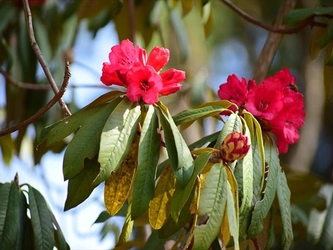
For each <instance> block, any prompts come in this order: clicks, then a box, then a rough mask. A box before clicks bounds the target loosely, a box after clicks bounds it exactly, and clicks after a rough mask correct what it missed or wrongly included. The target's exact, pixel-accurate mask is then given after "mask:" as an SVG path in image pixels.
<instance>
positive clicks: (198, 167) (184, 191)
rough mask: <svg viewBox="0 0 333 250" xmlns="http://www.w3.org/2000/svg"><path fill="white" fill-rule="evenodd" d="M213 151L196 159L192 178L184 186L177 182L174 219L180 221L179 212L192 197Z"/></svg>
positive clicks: (172, 211)
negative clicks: (195, 185)
mask: <svg viewBox="0 0 333 250" xmlns="http://www.w3.org/2000/svg"><path fill="white" fill-rule="evenodd" d="M211 155H212V153H211V152H205V153H203V154H201V155H199V156H198V157H197V158H196V159H195V161H194V171H193V174H192V177H191V179H190V180H189V182H188V183H187V185H186V186H185V188H183V187H182V186H181V185H179V184H177V183H176V190H175V192H174V194H173V199H172V201H171V216H172V218H173V220H174V221H176V222H177V221H178V218H179V214H180V212H181V210H182V209H183V207H184V205H185V204H186V202H187V200H188V199H189V197H190V194H191V192H192V190H193V187H194V184H195V182H196V179H197V177H198V175H199V174H200V173H201V171H202V169H203V168H204V167H205V166H206V164H207V162H208V160H209V158H210V157H211Z"/></svg>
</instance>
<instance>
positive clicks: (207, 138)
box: [188, 131, 220, 150]
mask: <svg viewBox="0 0 333 250" xmlns="http://www.w3.org/2000/svg"><path fill="white" fill-rule="evenodd" d="M219 134H220V132H219V131H218V132H215V133H213V134H211V135H207V136H204V137H202V138H201V139H200V140H198V141H196V142H194V143H192V144H191V145H189V146H188V147H189V149H190V150H193V149H195V148H200V147H202V146H204V145H205V144H207V143H212V142H214V141H216V139H217V137H218V135H219Z"/></svg>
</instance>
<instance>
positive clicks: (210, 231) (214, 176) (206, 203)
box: [192, 163, 227, 250]
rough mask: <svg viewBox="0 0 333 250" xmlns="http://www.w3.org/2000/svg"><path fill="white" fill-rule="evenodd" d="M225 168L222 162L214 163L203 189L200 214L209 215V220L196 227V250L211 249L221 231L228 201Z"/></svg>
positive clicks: (194, 247)
mask: <svg viewBox="0 0 333 250" xmlns="http://www.w3.org/2000/svg"><path fill="white" fill-rule="evenodd" d="M223 168H224V166H223V165H222V164H221V163H216V164H214V165H213V166H212V168H211V170H210V171H209V173H208V175H207V178H206V181H205V184H204V187H203V189H202V192H201V196H200V202H199V208H198V214H199V215H207V216H208V221H207V222H206V224H203V225H198V226H195V228H194V244H193V248H192V249H194V250H196V249H198V250H201V249H209V246H210V245H211V244H212V242H213V241H214V239H215V238H216V237H217V235H218V234H219V232H220V228H221V224H222V219H223V215H224V209H225V207H226V201H227V189H226V184H227V175H226V172H225V170H224V169H223Z"/></svg>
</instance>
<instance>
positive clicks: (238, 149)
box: [220, 131, 250, 162]
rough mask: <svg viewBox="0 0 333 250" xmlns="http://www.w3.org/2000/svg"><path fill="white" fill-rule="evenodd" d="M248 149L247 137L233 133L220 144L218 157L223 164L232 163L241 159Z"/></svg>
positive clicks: (239, 133) (236, 132)
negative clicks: (219, 156)
mask: <svg viewBox="0 0 333 250" xmlns="http://www.w3.org/2000/svg"><path fill="white" fill-rule="evenodd" d="M249 149H250V145H249V144H248V138H247V136H244V135H243V134H242V133H241V132H238V131H233V132H232V133H230V134H228V135H227V136H226V138H225V139H224V141H223V142H222V144H221V147H220V155H221V158H222V159H223V160H224V161H225V162H233V161H235V160H240V159H243V158H244V156H245V155H246V154H247V152H249Z"/></svg>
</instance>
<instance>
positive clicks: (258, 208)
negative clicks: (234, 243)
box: [248, 138, 281, 238]
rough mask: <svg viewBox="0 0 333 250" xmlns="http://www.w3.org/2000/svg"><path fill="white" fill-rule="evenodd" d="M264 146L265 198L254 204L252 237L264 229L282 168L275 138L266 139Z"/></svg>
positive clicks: (249, 231)
mask: <svg viewBox="0 0 333 250" xmlns="http://www.w3.org/2000/svg"><path fill="white" fill-rule="evenodd" d="M264 147H265V159H266V161H267V170H266V171H267V179H266V181H265V188H264V193H263V199H262V200H260V201H258V202H257V203H256V204H255V206H254V210H253V213H252V219H251V223H250V226H249V229H248V236H249V237H250V238H254V237H255V236H256V235H258V234H259V233H260V232H261V231H262V230H263V220H264V218H266V217H267V215H268V212H269V210H270V209H271V207H272V204H273V201H274V197H275V193H276V189H277V184H278V183H277V181H278V178H276V177H277V175H278V173H279V171H280V169H281V167H280V161H279V156H278V151H277V147H276V145H275V144H274V142H273V139H271V138H269V139H266V140H265V144H264Z"/></svg>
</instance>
